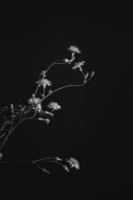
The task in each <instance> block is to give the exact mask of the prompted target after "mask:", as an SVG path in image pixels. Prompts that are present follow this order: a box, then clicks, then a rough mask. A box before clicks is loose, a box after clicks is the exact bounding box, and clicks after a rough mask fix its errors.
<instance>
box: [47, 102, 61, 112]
mask: <svg viewBox="0 0 133 200" xmlns="http://www.w3.org/2000/svg"><path fill="white" fill-rule="evenodd" d="M48 107H49V108H50V109H52V111H54V110H59V109H61V106H60V105H59V104H58V103H57V102H51V103H50V104H49V105H48Z"/></svg>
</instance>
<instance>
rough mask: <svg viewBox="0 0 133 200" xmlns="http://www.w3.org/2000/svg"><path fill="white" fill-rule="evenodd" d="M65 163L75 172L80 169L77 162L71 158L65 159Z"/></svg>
mask: <svg viewBox="0 0 133 200" xmlns="http://www.w3.org/2000/svg"><path fill="white" fill-rule="evenodd" d="M67 162H68V163H69V165H70V167H71V168H75V169H77V170H79V169H80V164H79V161H78V160H77V159H76V158H72V157H71V158H69V159H67Z"/></svg>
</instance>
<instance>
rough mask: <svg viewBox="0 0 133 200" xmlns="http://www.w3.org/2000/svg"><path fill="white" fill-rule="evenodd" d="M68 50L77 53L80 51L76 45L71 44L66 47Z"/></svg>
mask: <svg viewBox="0 0 133 200" xmlns="http://www.w3.org/2000/svg"><path fill="white" fill-rule="evenodd" d="M68 51H71V52H73V53H77V54H80V53H81V51H80V50H79V48H78V47H76V46H73V45H72V46H70V47H69V48H68Z"/></svg>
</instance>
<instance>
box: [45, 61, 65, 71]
mask: <svg viewBox="0 0 133 200" xmlns="http://www.w3.org/2000/svg"><path fill="white" fill-rule="evenodd" d="M65 64H66V63H65V62H53V63H52V64H51V65H49V67H48V68H47V70H46V72H48V71H49V70H50V69H51V68H52V67H53V66H54V65H65Z"/></svg>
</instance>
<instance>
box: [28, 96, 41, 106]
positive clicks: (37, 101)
mask: <svg viewBox="0 0 133 200" xmlns="http://www.w3.org/2000/svg"><path fill="white" fill-rule="evenodd" d="M28 102H29V104H34V105H37V104H39V103H40V102H41V99H40V98H38V97H35V95H34V94H32V98H30V99H29V100H28Z"/></svg>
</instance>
